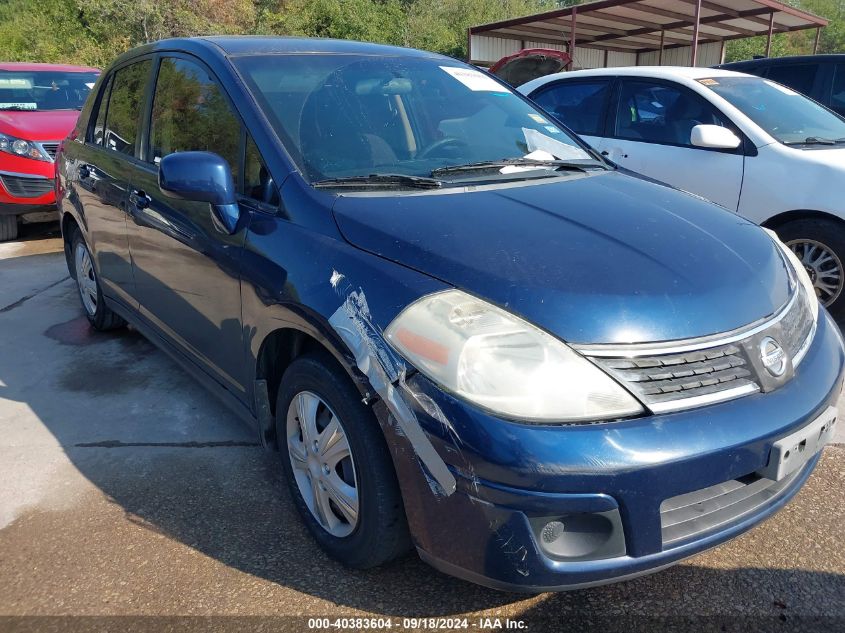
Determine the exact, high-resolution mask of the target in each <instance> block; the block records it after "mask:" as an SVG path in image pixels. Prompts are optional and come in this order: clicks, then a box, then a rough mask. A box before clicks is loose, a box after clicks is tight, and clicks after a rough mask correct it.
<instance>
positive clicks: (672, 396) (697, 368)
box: [594, 345, 755, 404]
mask: <svg viewBox="0 0 845 633" xmlns="http://www.w3.org/2000/svg"><path fill="white" fill-rule="evenodd" d="M594 360H595V361H596V362H597V363H598V364H599V365H601V366H602V367H603V368H604V369H605V370H606V371H608V372H609V373H610V374H612V375H613V376H614V377H616V379H617V380H619V381H620V382H622V383H623V384H626V385H627V386H628V388H629V389H631V390H632V391H633V392H634V394H635V395H637V396H639V398H640V399H641V400H642V401H643V402H646V403H647V404H657V403H664V402H669V401H672V400H679V399H681V398H693V397H696V396H704V395H710V394H713V393H718V392H720V391H725V390H727V389H734V388H739V387H749V388H753V387H754V386H755V383H754V377H753V374H752V372H751V371H750V367H749V363H748V360H747V359H746V357H745V353H744V351H743V350H742V348H741V347H739V346H737V345H722V346H721V347H714V348H710V349H706V350H700V351H694V352H686V353H680V354H664V355H660V356H644V357H642V356H641V357H637V358H598V359H594Z"/></svg>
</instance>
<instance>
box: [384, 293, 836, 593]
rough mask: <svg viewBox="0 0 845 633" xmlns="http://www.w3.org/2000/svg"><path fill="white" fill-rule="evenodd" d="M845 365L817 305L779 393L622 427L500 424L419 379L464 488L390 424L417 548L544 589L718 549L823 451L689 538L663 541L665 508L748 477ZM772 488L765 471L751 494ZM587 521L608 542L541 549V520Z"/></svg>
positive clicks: (769, 509) (411, 399)
mask: <svg viewBox="0 0 845 633" xmlns="http://www.w3.org/2000/svg"><path fill="white" fill-rule="evenodd" d="M843 367H845V353H844V352H843V347H842V342H841V338H840V336H839V333H838V330H837V326H836V325H835V324H834V323H833V321H832V320H831V318H830V317H829V316H828V315H827V313H826V312H825V311H823V310H822V312H821V314H820V318H819V327H818V331H817V333H816V336H815V339H814V341H813V343H812V345H811V347H810V349H809V351H808V352H807V355H806V357H805V358H804V361H803V362H802V363H801V365H800V367H799V368H798V370H797V371H796V374H795V376H794V377H793V379H792V380H790V381H789V382H788V383H787V384H786V385H784V386H783V387H781V388H780V389H777V390H776V391H773V392H770V393H765V394H755V395H751V396H746V397H743V398H739V399H737V400H733V401H730V402H725V403H721V404H717V405H712V406H708V407H702V408H699V409H693V410H689V411H684V412H679V413H672V414H665V415H654V416H648V417H644V418H640V419H636V420H628V421H624V422H616V423H608V424H592V425H577V426H548V425H546V426H543V425H528V424H515V423H511V422H506V421H502V420H500V419H497V418H495V417H492V416H490V415H488V414H486V413H483V412H481V411H479V410H477V409H475V408H473V407H471V406H469V405H467V404H465V403H463V402H460V401H458V400H456V399H454V398H452V397H451V396H449V395H448V394H446V393H444V392H442V391H441V390H439V389H438V388H437V387H436V386H434V385H433V384H432V383H431V382H429V381H428V380H427V379H425V378H424V377H422V376H420V375H419V374H417V375H414V376H413V377H411V378H409V379H408V380H407V383H406V386H405V389H404V391H403V394H404V395H403V397H404V399H405V400H406V402H407V404H408V405H409V407H411V409H412V410H413V411H414V413H415V415H416V417H417V419H418V421H419V423H420V424H421V426H422V427H423V429H424V430H425V431H426V433H427V434H428V437H429V438H430V439H431V442H432V444H433V445H434V447H435V448H436V450H437V452H438V454H439V455H440V456H441V457H442V458H443V460H444V461H445V462H446V464H447V465H448V467H449V469H450V470H451V471H452V473H453V474H454V475H455V479H456V481H457V489H456V491H455V492H453V493H452V494H446V491H444V490H442V489H441V488H439V487H438V486H437V485H436V482H434V481H433V480H432V478H431V476H430V475H429V474H428V473H427V472H426V471H425V468H424V466H422V465H421V463H420V462H419V461H418V460H415V459H409V458H408V456H409V455H413V454H414V452H413V451H414V448H413V446H411V445H410V443H409V442H408V440H407V438H406V437H404V436H403V435H402V434H397V433H395V432H394V433H393V435H394V436H393V437H392V438H391V442H390V445H391V448H392V450H393V451H394V463H395V464H396V468H397V472H398V475H399V481H400V482H401V486H402V490H403V496H404V499H405V506H406V512H407V515H408V521H409V525H410V526H411V531H412V534H413V538H414V540H415V543H416V545H417V549H418V551H419V552H420V555H421V556H422V557H423V558H424V559H425V560H426V561H428V562H430V563H431V564H433V565H434V566H435V567H437V568H439V569H441V570H443V571H445V572H447V573H450V574H452V575H456V576H459V577H463V578H465V579H467V580H471V581H473V582H476V583H479V584H484V585H487V586H491V587H495V588H498V589H507V590H520V591H547V590H561V589H571V588H576V587H584V586H591V585H597V584H603V583H607V582H613V581H617V580H622V579H625V578H629V577H632V576H637V575H640V574H644V573H649V572H652V571H656V570H658V569H660V568H662V567H665V566H667V565H670V564H672V563H674V562H676V561H678V560H680V559H683V558H685V557H688V556H691V555H693V554H695V553H697V552H700V551H703V550H705V549H708V548H710V547H713V546H715V545H718V544H719V543H722V542H724V541H726V540H728V539H730V538H733V537H735V536H737V535H739V534H741V533H742V532H744V531H746V530H748V529H749V528H751V527H752V526H754V525H756V524H757V523H759V522H760V521H762V520H763V519H765V518H766V517H768V516H770V515H771V514H773V513H774V512H776V511H777V510H778V509H779V508H781V507H782V506H783V505H784V504H785V503H786V502H787V501H788V500H789V499H790V498H791V497H792V496H793V495H794V494H795V493H796V492H797V491H798V490H799V489H800V488H801V486H802V485H803V484H804V482H805V481H806V480H807V478H808V477H809V475H810V473H811V472H812V470H813V468H814V467H815V465H816V463H817V462H818V459H819V456H818V455H817V456H815V457H814V458H813V459H811V460H810V461H809V462H808V463H807V464H806V465H805V466H804V467H803V469H802V470H800V471H798V472H797V473H796V474H795V475H794V476H793V477H792V478H791V479H789V480H785V481H783V482H780V484H779V485H777V486H773V487H771V488H770V489H768V492H765V491H764V492H763V493H761V495H762V496H759V497H757V498H756V499H755V503H753V504H746V505H745V506H741V507H742V508H744V511H743V512H737V513H736V514H735V516H731V515H730V513H727V516H726V514H725V513H722V514H721V515H719V516H720V520H714V521H713V524H712V525H709V526H708V525H705V526H704V529H698V530H693V531H691V532H690V533H689V535H687V536H683V534H682V535H681V537H680V538H679V537H678V535H677V533H675V534H674V536H672V537H670V536H668V533H667V532H666V530H665V526H664V524H663V523H662V522H661V505H662V504H664V502H665V501H667V500H670V499H672V498H675V497H678V496H679V495H687V494H688V493H693V492H695V491H702V490H703V489H708V488H710V487H714V486H719V485H720V484H724V483H725V482H728V483H731V482H734V483H733V484H731V485H733V486H739V485H740V484H742V485H745V484H746V483H748V484H752V483H754V482H753V480H754V477H755V475H754V473H755V472H756V471H758V470H760V469H761V468H763V467H764V466H765V465H766V463H767V461H768V458H769V453H770V450H771V447H772V445H773V443H774V442H775V441H777V440H778V439H779V438H781V437H783V436H785V435H788V434H789V433H790V432H792V431H794V430H796V429H798V428H801V427H802V426H804V425H806V424H808V423H809V422H810V421H812V420H813V419H814V418H816V417H817V416H819V415H820V414H821V413H822V412H824V411H825V410H826V409H827V408H828V407H830V406H835V405H836V401H837V399H838V396H839V393H840V391H841V388H842V380H843ZM383 423H384V425H385V428H386V429H388V433H391V432H392V431H391V430H390V429H391V428H392V427H391V425H390V424H389V423H388V421H387V420H385V419H383ZM758 479H759V478H758ZM736 482H739V483H736ZM768 483H770V482H768V480H762V481H759V480H758V481H757V483H754V486H756V488H753V487H749V488H748V490H749V491H750V490H752V489H758V490H759V489H760V486H761V484H765V485H768ZM764 487H766V486H764ZM719 489H721V488H719ZM737 494H740V493H737ZM746 496H748V495H746ZM665 509H666V506H665V505H664V510H665ZM590 516H592V517H596V516H600V517H603V518H602V519H601V520H600V521H599V523H600V524H601V525H602V526H604V528H603V529H605V532H606V536H607V541H608V543H609V545H606V546H599V547H597V548H593V550H590V547H591V546H590V545H589V544H588V545H586V546H584V547H582V548H580V549H579V547H580V545H579V544H583V539H581V540H580V541H579V540H578V539H576V540H575V547H574V549H573V548H570V550H566V549H564V550H563V553H562V554H561V553H560V552H558V553H557V554H550V553H549V552H548V547H547V546H541V545H540V541H541V540H542V530H541V529H539V528H538V526H542V525H544V524H546V523H548V522H550V521H554V520H556V519H561V522H562V523H564V525H566V524H574V525H575V526H576V530H577V529H579V528H578V527H577V526H578V525H584V523H583V522H580V523H579V520H578V517H590ZM665 521H666V520H665V517H664V523H665ZM587 525H591V524H590V523H589V522H588V523H587ZM608 526H610V528H608ZM608 530H609V531H608ZM587 541H589V539H587ZM591 551H592V553H591Z"/></svg>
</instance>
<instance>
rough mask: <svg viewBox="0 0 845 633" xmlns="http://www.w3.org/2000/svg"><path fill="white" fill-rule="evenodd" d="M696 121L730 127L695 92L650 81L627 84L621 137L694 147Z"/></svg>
mask: <svg viewBox="0 0 845 633" xmlns="http://www.w3.org/2000/svg"><path fill="white" fill-rule="evenodd" d="M696 125H721V126H723V127H729V126H727V124H726V123H725V121H724V119H723V118H722V117H721V116H720V115H719V114H718V112H717V111H716V109H715V108H714V107H713V106H711V105H710V104H709V103H708V102H707V101H705V100H704V99H702V98H701V97H699V96H698V95H696V94H695V93H693V92H690V91H687V90H683V89H681V88H674V87H672V86H667V85H664V84H656V83H648V82H626V83H625V84H623V87H622V92H621V94H620V96H619V108H618V110H617V113H616V136H617V137H618V138H624V139H630V140H632V141H644V142H647V143H662V144H664V145H680V146H684V147H692V144H691V143H690V137H691V135H692V129H693V128H694V127H695V126H696Z"/></svg>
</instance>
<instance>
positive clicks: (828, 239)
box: [777, 218, 845, 318]
mask: <svg viewBox="0 0 845 633" xmlns="http://www.w3.org/2000/svg"><path fill="white" fill-rule="evenodd" d="M777 234H778V237H780V239H781V240H782V241H783V242H784V243H785V244H786V245H787V246H788V247H789V248H790V249H791V250H792V252H793V253H795V255H796V257H798V260H799V261H800V262H801V263H802V264H804V268H805V269H806V270H807V273H808V274H809V275H810V279H811V280H812V281H813V285H814V286H815V288H816V295H817V296H818V298H819V301H820V302H821V303H822V305H824V306H825V307H826V308H827V309H828V310H829V311H830V313H831V314H832V315H833V316H834V317H836V318H841V317H845V267H844V266H843V262H845V229H843V227H842V226H841V225H840V224H839V223H838V222H835V221H833V220H826V219H824V218H804V219H801V220H793V221H792V222H787V223H786V224H784V225H783V226H781V227H780V228H778V229H777Z"/></svg>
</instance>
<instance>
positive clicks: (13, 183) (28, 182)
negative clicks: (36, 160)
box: [0, 174, 53, 198]
mask: <svg viewBox="0 0 845 633" xmlns="http://www.w3.org/2000/svg"><path fill="white" fill-rule="evenodd" d="M0 182H2V183H3V187H4V188H5V189H6V191H8V192H9V193H10V194H12V195H13V196H16V197H18V198H38V197H40V196H43V195H44V194H45V193H50V192H51V191H53V179H52V178H41V177H39V176H32V177H29V176H10V175H8V174H4V175H2V176H0Z"/></svg>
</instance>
